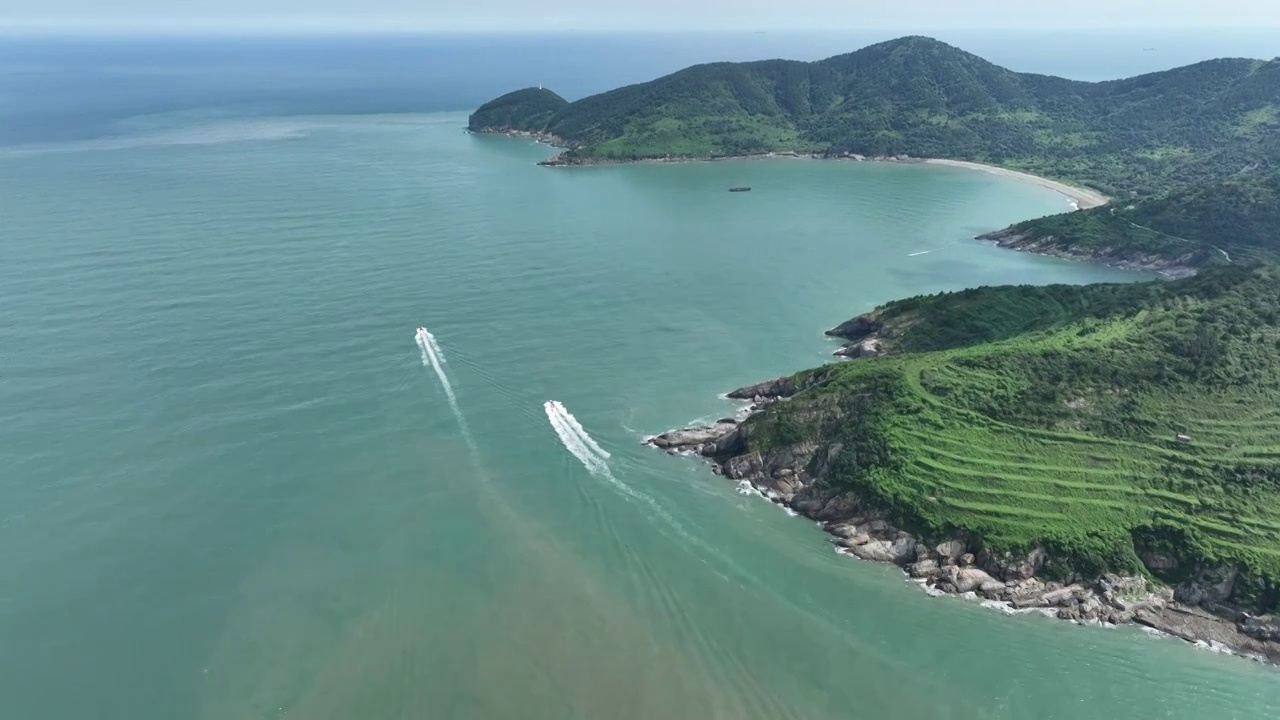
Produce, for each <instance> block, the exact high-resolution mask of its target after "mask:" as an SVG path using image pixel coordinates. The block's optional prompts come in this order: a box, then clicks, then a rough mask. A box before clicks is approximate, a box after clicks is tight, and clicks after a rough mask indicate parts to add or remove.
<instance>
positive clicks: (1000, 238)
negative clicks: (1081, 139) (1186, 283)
mask: <svg viewBox="0 0 1280 720" xmlns="http://www.w3.org/2000/svg"><path fill="white" fill-rule="evenodd" d="M1015 228H1016V226H1014V227H1008V228H1005V229H1004V230H997V231H995V232H989V233H984V234H982V235H979V236H978V237H977V238H976V239H978V240H985V241H988V242H991V243H994V244H995V245H996V246H998V247H1002V248H1008V249H1010V250H1020V251H1022V252H1029V253H1032V254H1034V255H1044V256H1047V257H1056V258H1062V259H1064V260H1074V261H1076V262H1089V263H1094V264H1096V265H1106V266H1107V267H1114V268H1120V269H1122V270H1136V271H1139V272H1154V273H1159V274H1160V275H1164V276H1166V277H1170V278H1179V277H1187V276H1189V275H1195V274H1196V268H1195V266H1194V265H1192V264H1191V262H1190V261H1191V258H1190V256H1187V257H1181V258H1172V259H1171V258H1167V257H1161V256H1159V255H1134V254H1121V253H1120V252H1118V251H1117V250H1114V249H1112V248H1103V249H1101V250H1098V251H1091V252H1074V251H1072V250H1070V249H1065V248H1061V247H1058V246H1057V245H1056V243H1055V240H1056V238H1054V237H1053V236H1048V237H1040V238H1033V237H1029V236H1027V235H1025V234H1023V233H1020V232H1018V231H1017V230H1016V229H1015Z"/></svg>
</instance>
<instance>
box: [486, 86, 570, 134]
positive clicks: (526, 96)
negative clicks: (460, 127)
mask: <svg viewBox="0 0 1280 720" xmlns="http://www.w3.org/2000/svg"><path fill="white" fill-rule="evenodd" d="M568 105H569V102H568V101H567V100H565V99H564V98H562V97H560V96H559V95H557V94H555V93H553V92H551V91H550V90H545V89H543V88H526V89H524V90H516V91H515V92H511V93H507V94H506V95H503V96H502V97H500V98H497V99H494V100H490V101H489V102H487V103H485V104H484V105H481V106H480V108H479V109H477V110H476V111H475V112H474V113H473V114H472V115H471V119H470V122H469V123H468V124H469V125H470V128H471V129H472V130H475V131H480V132H483V131H488V130H502V131H506V130H520V131H523V132H540V131H543V130H545V129H546V127H547V125H548V124H550V122H551V120H552V119H553V118H554V117H555V116H556V113H558V112H560V111H562V110H564V108H565V107H567V106H568Z"/></svg>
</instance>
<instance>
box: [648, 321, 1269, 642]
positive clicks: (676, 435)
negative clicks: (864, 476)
mask: <svg viewBox="0 0 1280 720" xmlns="http://www.w3.org/2000/svg"><path fill="white" fill-rule="evenodd" d="M846 326H848V327H847V328H846ZM841 327H842V328H846V329H845V330H844V331H842V332H848V333H849V334H850V335H852V336H854V337H859V338H861V340H865V339H866V337H867V336H868V335H870V334H872V333H874V332H875V331H876V328H875V327H874V322H873V321H869V320H867V319H866V318H855V319H854V320H852V321H850V323H846V324H845V326H841ZM837 330H839V328H837ZM832 333H833V334H835V333H836V331H835V330H833V331H832ZM842 336H843V335H842ZM861 340H860V341H861ZM800 389H801V388H798V387H797V383H796V381H795V379H793V378H778V379H776V380H771V381H768V382H765V383H760V384H758V385H753V386H750V387H746V388H741V389H739V390H735V391H734V392H732V393H729V397H734V398H744V399H752V400H755V401H756V403H757V404H756V405H754V406H753V407H752V408H751V410H750V412H751V413H755V412H759V411H760V410H761V409H763V408H764V407H765V406H766V405H768V404H770V403H773V402H788V401H789V398H791V397H792V396H794V395H795V394H796V393H797V392H799V390H800ZM751 432H752V423H751V422H750V419H749V417H748V418H747V419H746V420H744V421H742V422H738V421H736V420H734V419H728V418H726V419H724V420H721V421H719V422H717V423H715V424H713V425H710V426H706V427H699V428H688V429H684V430H676V431H672V432H669V433H664V434H663V435H659V436H657V437H655V438H653V439H651V440H650V441H649V442H650V444H652V445H654V446H655V447H658V448H661V449H663V450H666V451H667V452H669V453H672V454H694V455H699V456H702V457H704V458H707V459H708V461H709V462H710V463H711V465H712V470H713V472H715V473H716V474H718V475H723V476H725V477H727V478H730V479H732V480H735V481H737V482H738V483H739V484H740V485H746V486H749V487H751V488H753V489H754V490H755V491H756V492H758V493H759V494H760V495H762V496H764V497H765V498H767V499H769V500H770V501H772V502H775V503H778V504H781V505H784V506H786V507H789V508H791V509H792V510H794V511H795V512H797V513H799V514H801V515H804V516H805V517H808V518H811V519H813V520H816V521H818V522H820V523H821V524H822V526H823V527H824V529H826V530H827V532H829V533H830V534H831V536H832V543H833V544H834V545H835V546H836V548H837V552H841V553H843V554H848V555H853V556H855V557H858V558H861V559H863V560H868V561H873V562H889V563H893V564H895V565H898V566H899V567H901V568H902V569H903V570H904V571H905V572H906V573H907V574H908V575H910V576H911V577H912V578H915V579H917V580H918V581H920V582H922V583H924V584H925V585H926V586H928V587H929V588H931V589H932V590H933V591H935V592H940V593H951V594H961V595H966V596H969V597H973V598H981V599H985V600H991V601H996V602H1001V603H1006V604H1008V605H1009V606H1010V607H1012V608H1013V609H1015V610H1038V611H1041V612H1044V613H1047V614H1051V615H1053V616H1056V617H1058V618H1061V619H1064V620H1072V621H1077V622H1095V623H1110V624H1120V623H1130V622H1132V623H1138V624H1141V625H1144V626H1147V627H1150V628H1153V629H1156V630H1160V631H1162V632H1166V633H1169V634H1171V635H1174V636H1177V637H1181V638H1183V639H1186V640H1188V641H1192V642H1197V643H1204V644H1208V645H1210V646H1214V647H1217V648H1220V649H1225V650H1230V651H1233V652H1238V653H1243V654H1248V655H1251V656H1255V657H1259V658H1263V659H1267V660H1270V661H1271V662H1276V663H1280V625H1278V624H1277V621H1276V620H1275V619H1273V618H1271V617H1269V616H1264V617H1254V616H1252V615H1250V614H1249V613H1247V612H1244V611H1242V610H1239V609H1236V608H1232V607H1230V606H1228V605H1226V604H1225V603H1227V601H1228V599H1229V598H1231V597H1232V596H1233V589H1234V585H1235V583H1236V582H1237V581H1238V578H1239V573H1238V572H1236V571H1235V570H1234V569H1232V568H1205V569H1203V570H1202V571H1201V572H1199V573H1197V574H1196V575H1195V576H1194V578H1193V579H1191V580H1189V581H1187V582H1185V583H1183V584H1181V585H1179V586H1177V587H1175V588H1158V587H1154V586H1152V584H1151V583H1149V581H1148V580H1147V578H1144V577H1142V576H1133V577H1125V576H1120V575H1114V574H1106V575H1103V576H1101V577H1081V576H1078V575H1073V576H1069V577H1065V578H1056V579H1051V578H1050V577H1048V576H1050V575H1052V572H1051V570H1052V568H1053V566H1054V564H1055V563H1054V558H1053V557H1052V556H1051V555H1050V554H1049V553H1048V552H1047V551H1046V550H1045V549H1043V548H1035V549H1033V550H1031V551H1030V552H1028V553H1026V554H1013V553H993V552H991V551H989V550H988V549H987V548H984V547H983V546H982V545H981V543H980V542H978V541H976V540H974V539H971V538H968V537H965V536H963V535H959V536H956V537H943V538H922V537H917V536H915V535H912V534H911V533H908V532H905V531H903V530H902V529H900V528H897V527H894V526H893V525H892V524H891V523H889V522H888V521H887V520H886V519H885V517H884V516H883V515H882V514H881V513H878V512H876V511H875V510H874V509H873V508H871V507H868V505H867V503H866V502H864V499H863V498H861V497H860V496H859V495H858V493H857V492H855V491H852V490H849V489H847V488H842V487H839V486H837V485H836V484H834V483H832V482H830V481H829V478H830V473H829V470H830V467H831V460H832V458H834V457H835V456H836V455H837V454H838V453H839V452H840V451H841V449H842V448H841V447H840V445H839V444H838V443H837V444H831V445H820V444H818V443H812V442H800V443H796V444H791V445H781V446H772V447H769V448H768V449H767V450H764V451H753V450H752V449H751V442H750V440H751ZM1152 560H1153V561H1154V562H1155V563H1156V564H1158V563H1159V560H1158V559H1156V558H1152Z"/></svg>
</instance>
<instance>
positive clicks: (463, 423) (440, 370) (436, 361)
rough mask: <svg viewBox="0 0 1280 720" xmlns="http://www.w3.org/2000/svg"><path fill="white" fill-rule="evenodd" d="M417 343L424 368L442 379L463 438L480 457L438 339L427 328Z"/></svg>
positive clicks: (421, 331)
mask: <svg viewBox="0 0 1280 720" xmlns="http://www.w3.org/2000/svg"><path fill="white" fill-rule="evenodd" d="M413 339H414V341H415V342H417V343H418V349H419V350H421V351H422V365H423V367H430V368H431V369H432V370H433V371H434V372H435V374H436V377H437V378H439V379H440V387H441V388H443V389H444V396H445V399H447V400H448V401H449V409H450V410H453V416H454V417H455V418H456V419H457V420H458V427H459V428H460V429H461V430H462V438H463V439H464V440H466V441H467V445H468V446H470V448H471V452H472V454H473V455H477V456H478V455H479V454H480V451H479V448H477V447H476V443H475V440H473V439H472V437H471V428H469V427H468V426H467V418H466V417H465V416H463V414H462V408H460V407H458V397H457V396H456V395H454V394H453V385H452V384H451V383H450V382H449V376H448V375H446V374H445V372H444V353H442V352H441V351H440V345H439V344H438V343H437V342H436V337H435V336H434V335H432V334H431V333H430V331H428V330H427V329H426V328H418V332H417V334H415V335H414V336H413Z"/></svg>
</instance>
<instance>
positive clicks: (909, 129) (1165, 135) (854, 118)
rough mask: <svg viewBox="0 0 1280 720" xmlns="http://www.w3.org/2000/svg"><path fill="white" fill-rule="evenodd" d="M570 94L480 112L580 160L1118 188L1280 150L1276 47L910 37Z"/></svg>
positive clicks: (1210, 174) (1252, 160) (478, 122)
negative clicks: (797, 155)
mask: <svg viewBox="0 0 1280 720" xmlns="http://www.w3.org/2000/svg"><path fill="white" fill-rule="evenodd" d="M521 93H525V94H526V95H522V94H521ZM528 93H541V95H538V96H534V95H527V94H528ZM544 96H550V97H544ZM552 98H554V100H552ZM559 100H560V99H559V97H558V96H554V95H553V94H551V93H549V92H547V91H538V90H525V91H520V92H518V93H513V94H511V95H507V96H504V97H503V98H500V99H499V100H496V101H494V102H493V103H489V104H487V105H485V106H484V107H482V108H481V109H480V110H478V111H477V112H476V114H475V115H474V116H473V117H472V118H471V127H472V128H474V129H495V128H496V129H503V128H508V127H509V128H513V129H520V130H531V131H533V130H536V131H542V132H547V133H550V134H553V135H556V136H558V137H560V138H563V139H564V140H565V141H566V143H568V144H570V145H571V146H572V147H573V148H574V149H573V150H572V151H571V152H570V153H569V158H568V159H569V160H570V161H573V160H578V161H588V160H598V159H615V160H629V159H641V158H654V157H668V156H669V157H713V156H723V155H741V154H751V153H763V152H768V151H815V152H822V153H830V154H842V153H855V154H861V155H868V156H884V155H899V154H907V155H911V156H915V157H944V158H957V159H966V160H976V161H982V162H989V163H994V164H998V165H1003V166H1007V167H1014V168H1019V169H1023V170H1028V171H1032V172H1035V173H1039V174H1042V175H1047V176H1050V177H1059V178H1063V179H1069V180H1073V181H1076V182H1080V183H1087V184H1090V185H1093V186H1095V187H1098V188H1099V189H1102V190H1104V191H1106V192H1108V193H1110V194H1112V195H1119V194H1127V193H1130V192H1133V193H1138V194H1142V195H1146V194H1151V193H1155V192H1160V191H1165V190H1169V189H1172V188H1174V187H1175V186H1177V185H1180V184H1192V183H1207V182H1213V181H1218V180H1222V179H1225V178H1227V177H1229V176H1231V175H1234V174H1236V173H1238V172H1240V171H1242V170H1245V169H1246V168H1250V167H1256V166H1257V165H1258V164H1259V163H1268V162H1274V161H1277V160H1280V140H1277V137H1278V136H1280V113H1278V112H1277V108H1278V107H1280V62H1278V61H1271V62H1261V61H1255V60H1247V59H1228V60H1213V61H1209V62H1203V63H1199V64H1196V65H1191V66H1188V67H1183V68H1177V69H1174V70H1168V71H1165V72H1160V73H1153V74H1150V75H1144V76H1141V77H1136V78H1131V79H1128V80H1119V81H1113V82H1103V83H1086V82H1076V81H1071V80H1065V79H1062V78H1055V77H1047V76H1042V75H1030V74H1025V73H1016V72H1013V71H1010V70H1006V69H1004V68H1001V67H998V66H996V65H993V64H991V63H989V62H987V61H985V60H983V59H982V58H979V57H977V56H975V55H971V54H969V53H966V52H964V51H962V50H959V49H957V48H954V47H951V46H950V45H947V44H945V43H941V42H938V41H936V40H931V39H929V38H923V37H908V38H901V39H898V40H894V41H890V42H886V43H881V44H878V45H873V46H870V47H867V48H863V49H862V50H859V51H857V52H853V53H850V54H847V55H840V56H837V57H833V58H829V59H827V60H822V61H820V62H813V63H804V62H795V61H787V60H767V61H761V62H751V63H713V64H708V65H697V66H694V67H691V68H687V69H685V70H682V71H680V72H677V73H675V74H673V75H669V76H667V77H664V78H660V79H657V80H654V81H651V82H647V83H642V84H639V85H632V86H629V87H624V88H620V89H617V90H613V91H610V92H606V93H603V94H600V95H595V96H592V97H588V98H585V99H582V100H578V101H577V102H574V103H568V104H564V105H562V106H561V105H559V104H558V103H557V102H555V101H559Z"/></svg>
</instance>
